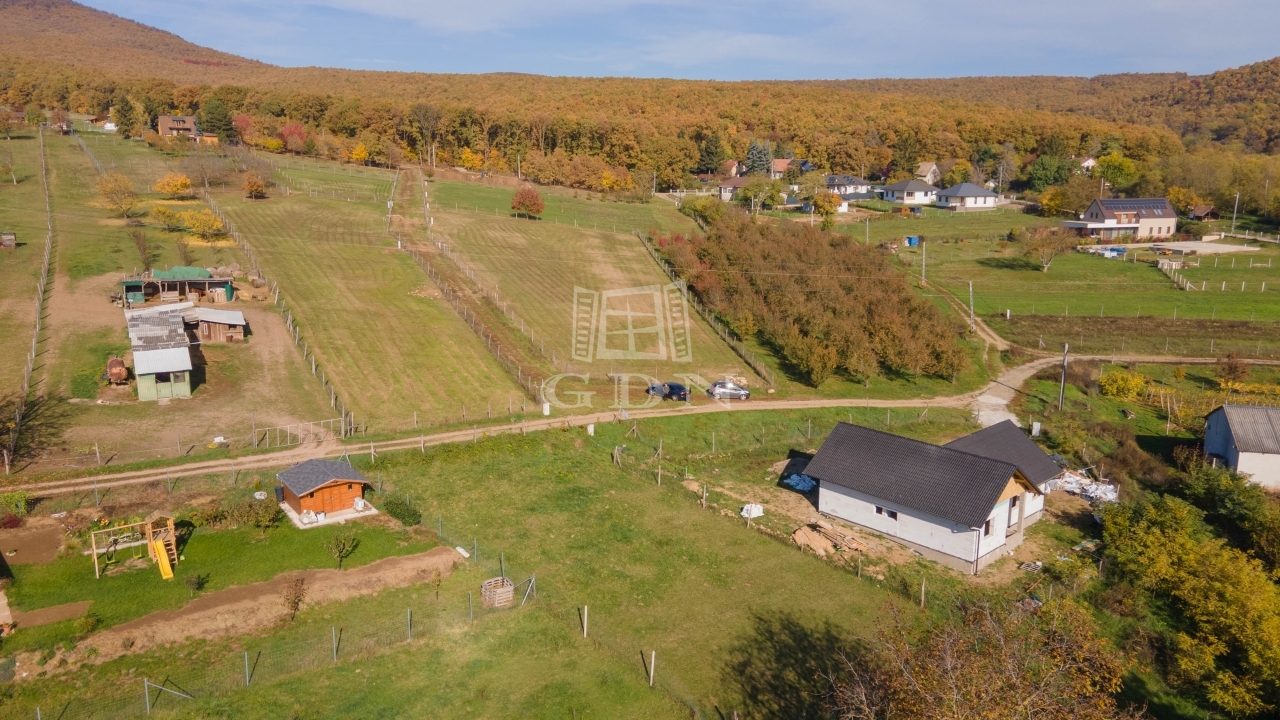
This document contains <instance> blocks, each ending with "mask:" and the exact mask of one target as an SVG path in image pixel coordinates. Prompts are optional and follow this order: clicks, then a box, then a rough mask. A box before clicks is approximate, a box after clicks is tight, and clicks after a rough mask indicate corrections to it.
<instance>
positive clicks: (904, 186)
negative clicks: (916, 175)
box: [884, 180, 938, 193]
mask: <svg viewBox="0 0 1280 720" xmlns="http://www.w3.org/2000/svg"><path fill="white" fill-rule="evenodd" d="M884 189H885V190H893V191H895V192H925V193H928V192H938V188H936V187H934V186H932V185H930V184H929V183H927V182H921V181H919V180H903V181H902V182H896V183H894V184H892V185H885V186H884Z"/></svg>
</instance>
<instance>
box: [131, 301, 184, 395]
mask: <svg viewBox="0 0 1280 720" xmlns="http://www.w3.org/2000/svg"><path fill="white" fill-rule="evenodd" d="M190 310H191V303H178V304H176V305H160V306H157V307H149V308H143V309H140V310H126V311H125V312H124V317H125V323H126V325H127V326H128V329H129V344H130V345H131V346H132V347H133V375H134V377H136V378H137V380H138V400H141V401H144V402H146V401H151V400H160V399H162V398H175V397H177V398H184V397H191V370H192V365H191V350H190V346H191V341H190V339H188V338H187V331H186V319H185V317H184V315H185V314H186V313H187V312H190Z"/></svg>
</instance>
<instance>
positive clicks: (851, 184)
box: [827, 175, 871, 197]
mask: <svg viewBox="0 0 1280 720" xmlns="http://www.w3.org/2000/svg"><path fill="white" fill-rule="evenodd" d="M827 192H833V193H835V194H836V195H839V196H841V197H843V196H845V195H861V194H864V193H869V192H871V183H870V182H868V181H866V180H863V179H862V178H860V177H854V176H852V175H828V176H827Z"/></svg>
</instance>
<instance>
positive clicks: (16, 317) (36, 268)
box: [0, 131, 46, 419]
mask: <svg viewBox="0 0 1280 720" xmlns="http://www.w3.org/2000/svg"><path fill="white" fill-rule="evenodd" d="M0 164H11V165H12V166H13V175H12V176H10V175H8V174H6V175H4V176H3V177H0V231H4V232H13V233H14V234H16V235H17V241H18V247H17V249H16V250H12V251H7V250H0V337H3V338H5V341H4V342H3V343H0V398H7V397H8V396H9V395H10V394H11V393H17V392H18V390H19V386H20V384H21V383H22V372H23V370H24V369H25V367H26V357H27V351H28V350H30V348H31V334H32V333H33V332H35V321H36V307H35V302H36V283H37V282H39V279H40V265H41V262H42V260H43V258H44V241H45V232H46V225H45V209H44V190H43V189H42V184H41V182H40V145H39V142H38V140H37V138H36V135H35V133H34V132H31V131H19V132H15V133H13V138H12V139H11V140H8V141H4V142H0ZM14 179H16V180H17V181H18V182H17V184H16V185H15V184H13V181H14ZM10 419H12V418H10Z"/></svg>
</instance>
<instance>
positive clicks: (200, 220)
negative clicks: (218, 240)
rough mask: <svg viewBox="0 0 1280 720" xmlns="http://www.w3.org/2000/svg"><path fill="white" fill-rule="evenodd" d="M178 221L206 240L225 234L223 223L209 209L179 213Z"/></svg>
mask: <svg viewBox="0 0 1280 720" xmlns="http://www.w3.org/2000/svg"><path fill="white" fill-rule="evenodd" d="M178 219H179V220H181V221H182V224H183V226H184V227H186V228H187V229H188V230H190V231H191V232H192V233H194V234H196V235H199V236H200V237H201V238H203V239H205V240H208V239H209V238H211V237H214V236H215V235H221V234H222V233H223V227H222V221H221V220H219V219H218V216H217V215H214V214H213V211H212V210H210V209H208V208H205V209H203V210H199V211H197V210H190V211H188V212H184V213H179V214H178Z"/></svg>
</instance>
